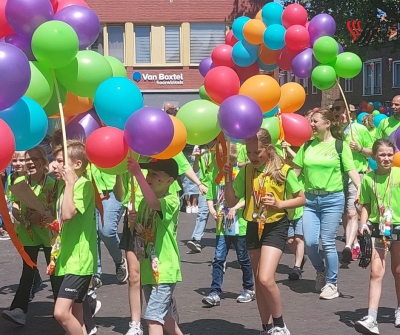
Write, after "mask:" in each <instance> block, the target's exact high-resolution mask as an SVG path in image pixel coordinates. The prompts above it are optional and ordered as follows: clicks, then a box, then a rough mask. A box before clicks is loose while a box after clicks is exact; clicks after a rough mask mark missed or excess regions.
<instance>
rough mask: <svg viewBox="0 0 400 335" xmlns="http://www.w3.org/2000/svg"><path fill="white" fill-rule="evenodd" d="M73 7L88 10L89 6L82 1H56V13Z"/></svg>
mask: <svg viewBox="0 0 400 335" xmlns="http://www.w3.org/2000/svg"><path fill="white" fill-rule="evenodd" d="M73 5H76V6H83V7H87V8H89V5H88V4H87V3H86V2H85V1H84V0H58V6H57V12H59V11H60V10H62V9H63V8H65V7H68V6H73Z"/></svg>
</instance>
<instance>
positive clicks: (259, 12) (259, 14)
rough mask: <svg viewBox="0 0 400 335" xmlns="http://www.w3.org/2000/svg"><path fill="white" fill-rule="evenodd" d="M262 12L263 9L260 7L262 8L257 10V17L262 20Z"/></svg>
mask: <svg viewBox="0 0 400 335" xmlns="http://www.w3.org/2000/svg"><path fill="white" fill-rule="evenodd" d="M261 13H262V9H260V10H259V11H258V12H257V14H256V17H255V19H257V20H261V21H262V16H261Z"/></svg>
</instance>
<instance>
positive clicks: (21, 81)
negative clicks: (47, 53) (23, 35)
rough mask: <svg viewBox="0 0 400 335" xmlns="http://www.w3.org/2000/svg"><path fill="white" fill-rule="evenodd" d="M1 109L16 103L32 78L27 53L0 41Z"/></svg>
mask: <svg viewBox="0 0 400 335" xmlns="http://www.w3.org/2000/svg"><path fill="white" fill-rule="evenodd" d="M0 76H1V80H0V110H3V109H6V108H8V107H11V106H12V105H14V104H15V103H16V102H17V101H18V100H19V99H20V98H21V97H22V96H23V95H24V94H25V92H26V90H27V89H28V87H29V82H30V80H31V70H30V66H29V61H28V59H27V58H26V56H25V54H24V53H23V52H22V51H21V50H20V49H18V48H17V47H15V46H14V45H11V44H8V43H0Z"/></svg>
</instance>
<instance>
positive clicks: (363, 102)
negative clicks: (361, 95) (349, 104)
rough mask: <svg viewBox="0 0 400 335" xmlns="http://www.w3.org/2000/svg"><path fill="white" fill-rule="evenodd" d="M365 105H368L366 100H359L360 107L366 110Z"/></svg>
mask: <svg viewBox="0 0 400 335" xmlns="http://www.w3.org/2000/svg"><path fill="white" fill-rule="evenodd" d="M367 106H368V102H366V101H361V102H360V109H361V110H362V111H366V110H367Z"/></svg>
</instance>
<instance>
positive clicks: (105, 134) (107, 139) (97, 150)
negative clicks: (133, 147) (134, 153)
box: [86, 127, 129, 168]
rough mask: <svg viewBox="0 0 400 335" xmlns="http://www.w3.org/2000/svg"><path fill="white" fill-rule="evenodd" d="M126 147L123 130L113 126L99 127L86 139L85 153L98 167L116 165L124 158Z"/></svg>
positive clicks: (126, 151)
mask: <svg viewBox="0 0 400 335" xmlns="http://www.w3.org/2000/svg"><path fill="white" fill-rule="evenodd" d="M128 149H129V147H128V144H127V143H126V141H125V138H124V131H123V130H121V129H118V128H114V127H103V128H99V129H97V130H95V131H94V132H93V133H91V134H90V135H89V136H88V138H87V140H86V154H87V156H88V158H89V160H90V161H91V162H92V163H93V164H94V165H97V166H98V167H100V168H112V167H114V166H117V165H118V164H119V163H121V162H122V161H123V160H124V159H125V157H126V155H127V153H128Z"/></svg>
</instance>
